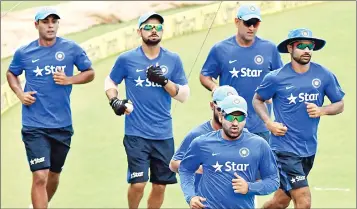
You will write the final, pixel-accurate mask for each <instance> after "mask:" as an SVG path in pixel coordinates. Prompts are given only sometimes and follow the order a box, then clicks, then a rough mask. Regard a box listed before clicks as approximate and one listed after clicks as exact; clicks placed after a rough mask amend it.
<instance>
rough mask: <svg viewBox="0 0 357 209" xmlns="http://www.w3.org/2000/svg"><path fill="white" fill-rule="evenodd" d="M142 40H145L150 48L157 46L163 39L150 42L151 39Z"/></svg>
mask: <svg viewBox="0 0 357 209" xmlns="http://www.w3.org/2000/svg"><path fill="white" fill-rule="evenodd" d="M142 39H143V42H144V43H145V44H146V45H148V46H156V45H158V44H159V43H160V42H161V38H158V39H156V40H154V41H153V40H150V38H148V39H145V38H144V37H142Z"/></svg>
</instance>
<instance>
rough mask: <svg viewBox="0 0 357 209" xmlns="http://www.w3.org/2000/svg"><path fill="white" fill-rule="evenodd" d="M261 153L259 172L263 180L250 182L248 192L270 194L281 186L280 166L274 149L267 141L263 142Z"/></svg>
mask: <svg viewBox="0 0 357 209" xmlns="http://www.w3.org/2000/svg"><path fill="white" fill-rule="evenodd" d="M260 153H261V155H260V161H259V172H260V176H261V181H257V182H253V183H251V182H249V183H248V192H249V193H253V194H255V195H268V194H271V193H273V192H274V191H276V190H277V189H278V188H279V183H280V182H279V173H278V166H277V164H276V160H275V157H274V154H273V151H272V150H271V148H270V147H269V145H268V143H267V142H266V141H263V142H262V145H261V149H260Z"/></svg>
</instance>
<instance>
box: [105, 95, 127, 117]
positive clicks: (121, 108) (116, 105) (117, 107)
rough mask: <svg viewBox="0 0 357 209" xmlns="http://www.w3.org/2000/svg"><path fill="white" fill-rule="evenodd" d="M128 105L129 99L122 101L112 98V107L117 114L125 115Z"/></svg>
mask: <svg viewBox="0 0 357 209" xmlns="http://www.w3.org/2000/svg"><path fill="white" fill-rule="evenodd" d="M126 103H128V100H127V99H123V100H120V99H118V98H116V97H114V98H112V99H111V100H110V102H109V104H110V106H111V107H112V108H113V110H114V112H115V114H117V115H119V116H120V115H123V114H124V113H125V110H126V106H125V104H126Z"/></svg>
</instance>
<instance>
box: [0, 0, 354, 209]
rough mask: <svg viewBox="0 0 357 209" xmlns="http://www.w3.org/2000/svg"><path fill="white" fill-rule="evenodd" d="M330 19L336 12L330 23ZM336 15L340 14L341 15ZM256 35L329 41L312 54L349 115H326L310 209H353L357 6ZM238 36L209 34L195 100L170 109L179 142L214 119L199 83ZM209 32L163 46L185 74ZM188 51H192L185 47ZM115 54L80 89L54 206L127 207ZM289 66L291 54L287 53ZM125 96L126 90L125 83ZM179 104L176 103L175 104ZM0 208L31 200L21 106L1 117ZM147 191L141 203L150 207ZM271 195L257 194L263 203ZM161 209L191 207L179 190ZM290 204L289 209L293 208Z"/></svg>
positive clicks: (280, 22)
mask: <svg viewBox="0 0 357 209" xmlns="http://www.w3.org/2000/svg"><path fill="white" fill-rule="evenodd" d="M332 14H335V15H334V16H333V18H331V16H332ZM336 14H338V15H336ZM263 18H264V20H263V23H262V24H261V28H260V31H259V35H260V36H262V37H264V38H267V39H270V40H272V41H273V42H275V43H278V42H280V41H281V40H283V39H285V38H286V36H287V33H288V31H289V30H291V29H293V28H296V27H307V28H310V29H312V31H313V33H314V35H315V36H318V37H322V38H324V39H325V40H326V41H327V44H326V46H325V48H324V49H323V50H321V51H319V52H315V53H314V54H313V58H312V59H313V61H316V62H318V63H320V64H322V65H324V66H326V67H328V68H329V69H331V70H332V71H333V72H334V73H335V74H336V76H337V78H338V79H339V82H340V84H341V86H342V88H343V90H344V91H345V93H346V97H345V111H344V113H343V114H341V115H337V116H333V117H328V116H326V117H323V118H322V120H321V123H320V127H319V133H318V135H319V149H318V154H317V157H316V160H315V164H314V168H313V170H312V172H311V174H310V176H309V183H310V187H311V191H312V207H313V208H355V207H356V198H355V197H356V133H355V127H356V119H355V115H356V103H355V101H356V48H355V46H356V10H355V2H326V3H323V4H319V5H314V6H308V7H304V8H300V9H296V10H290V11H286V12H284V13H279V14H274V15H269V16H264V17H263ZM235 32H236V29H235V27H234V25H233V24H229V25H225V26H222V27H216V28H214V29H212V30H211V32H210V34H209V37H208V39H207V41H206V43H205V45H204V47H203V50H202V53H201V55H200V56H199V58H198V61H197V63H196V65H195V67H194V68H193V71H192V74H191V76H190V78H189V84H190V87H191V97H190V99H189V101H188V102H187V103H185V104H177V106H176V108H175V109H173V111H172V115H173V118H174V136H175V139H176V141H175V144H176V145H179V144H180V142H181V140H182V138H183V137H184V135H185V134H186V133H187V132H188V131H189V130H190V129H191V128H192V127H194V126H196V125H198V124H200V123H201V122H203V121H204V120H206V119H208V118H210V116H211V112H210V109H209V104H208V102H209V101H210V94H209V93H208V92H207V91H206V90H205V89H204V88H203V87H202V86H201V85H200V83H199V79H198V76H199V70H200V68H201V66H202V64H203V62H204V60H205V58H206V56H207V54H208V50H209V49H210V47H211V46H212V45H213V44H214V43H216V42H217V41H219V40H222V39H224V38H226V37H228V36H230V35H232V34H234V33H235ZM205 35H206V31H202V32H198V33H194V34H191V35H186V36H182V37H178V38H175V39H172V40H168V41H165V42H164V43H163V45H164V47H166V48H168V49H170V50H172V51H175V52H178V53H179V54H180V56H181V58H182V60H183V63H184V67H185V70H186V73H187V74H188V73H189V71H190V69H191V67H192V65H193V62H194V60H195V57H196V55H197V53H198V51H199V48H200V46H201V44H202V40H203V39H204V37H205ZM183 46H187V47H183ZM115 59H116V56H113V57H109V58H107V59H104V60H102V61H100V62H97V63H95V65H94V68H95V70H96V78H95V80H94V81H93V82H92V83H90V84H87V85H80V86H75V87H74V90H73V93H72V97H71V98H72V100H71V102H72V110H73V120H74V128H75V135H74V137H73V140H72V148H71V152H70V153H69V156H68V159H67V162H66V165H65V167H64V171H63V174H62V176H61V184H60V187H59V189H58V192H57V194H56V196H55V198H54V199H53V201H52V202H51V206H52V207H54V208H126V207H127V200H126V188H127V183H126V169H127V163H126V155H125V151H124V148H123V145H122V138H123V130H124V128H123V127H124V126H123V122H124V119H123V118H121V117H116V116H115V115H114V113H113V112H112V110H111V108H110V107H109V105H108V102H107V99H106V97H105V94H104V91H103V80H104V78H105V76H106V75H107V74H108V73H109V71H110V69H111V67H112V65H113V63H114V61H115ZM283 59H284V62H286V61H288V56H286V55H284V56H283ZM120 92H121V93H123V92H124V88H123V86H120ZM174 104H175V102H174ZM1 117H2V118H1V119H2V123H1V139H2V140H1V171H2V175H1V183H2V184H1V191H2V193H1V207H2V208H24V207H27V206H28V204H29V203H30V196H29V194H30V188H31V184H30V183H31V173H30V172H29V169H28V165H27V162H26V155H25V149H24V146H23V143H22V141H21V135H20V128H21V106H20V105H17V106H15V107H14V108H12V109H10V110H9V111H8V112H6V113H5V114H3V115H2V116H1ZM149 190H150V186H148V187H147V188H146V193H145V195H144V198H143V200H142V202H141V205H140V206H141V207H146V199H147V196H148V192H149ZM268 197H270V196H264V197H259V206H261V204H262V203H263V202H264V201H265V200H267V198H268ZM165 198H166V199H165V202H164V204H163V208H187V204H186V203H185V201H184V198H183V195H182V192H181V189H180V186H179V185H172V186H168V187H167V190H166V196H165ZM291 206H292V205H291Z"/></svg>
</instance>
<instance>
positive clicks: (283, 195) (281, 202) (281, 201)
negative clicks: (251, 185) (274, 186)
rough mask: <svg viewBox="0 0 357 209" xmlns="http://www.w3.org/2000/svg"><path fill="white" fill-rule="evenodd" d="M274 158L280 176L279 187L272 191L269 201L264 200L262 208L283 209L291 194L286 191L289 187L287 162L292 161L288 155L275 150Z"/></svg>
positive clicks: (287, 204)
mask: <svg viewBox="0 0 357 209" xmlns="http://www.w3.org/2000/svg"><path fill="white" fill-rule="evenodd" d="M274 154H275V159H276V161H277V165H278V169H279V177H280V188H279V189H278V190H277V191H276V192H275V193H274V196H273V198H272V199H270V200H269V201H267V202H265V203H264V205H263V208H267V209H268V208H269V209H283V208H287V207H288V206H289V205H290V201H291V196H290V193H289V192H288V191H289V190H290V189H291V186H290V183H289V179H288V175H287V171H288V170H287V169H286V167H287V166H288V164H289V162H290V161H292V160H291V157H290V155H285V154H284V153H279V152H275V151H274Z"/></svg>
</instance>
